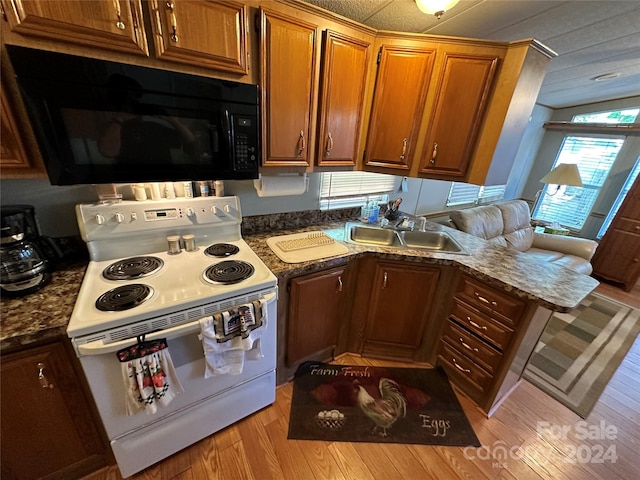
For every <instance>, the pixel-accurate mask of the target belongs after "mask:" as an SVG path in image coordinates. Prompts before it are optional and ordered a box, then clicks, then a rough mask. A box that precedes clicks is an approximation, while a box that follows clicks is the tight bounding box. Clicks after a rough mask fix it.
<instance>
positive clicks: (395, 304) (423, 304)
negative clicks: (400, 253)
mask: <svg viewBox="0 0 640 480" xmlns="http://www.w3.org/2000/svg"><path fill="white" fill-rule="evenodd" d="M439 276H440V270H439V269H438V268H433V267H424V266H419V265H415V266H413V265H408V264H407V263H406V262H401V263H395V262H386V261H379V262H378V263H377V265H376V268H375V271H374V275H373V284H372V286H371V292H370V296H369V299H368V300H369V312H368V316H367V322H366V329H365V335H364V344H363V350H362V354H363V355H369V356H376V357H381V358H395V359H409V360H412V359H413V358H414V355H415V353H416V350H417V349H418V347H419V346H420V345H421V344H422V340H423V334H424V330H425V326H426V324H427V320H428V317H429V313H430V310H431V304H432V301H433V294H434V291H435V288H436V286H437V283H438V278H439ZM362 307H363V306H362Z"/></svg>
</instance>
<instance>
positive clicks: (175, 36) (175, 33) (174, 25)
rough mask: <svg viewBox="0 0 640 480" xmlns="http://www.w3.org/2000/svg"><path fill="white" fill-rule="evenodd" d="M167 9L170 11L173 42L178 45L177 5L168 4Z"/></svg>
mask: <svg viewBox="0 0 640 480" xmlns="http://www.w3.org/2000/svg"><path fill="white" fill-rule="evenodd" d="M167 9H168V10H169V18H170V19H171V41H172V42H174V43H178V41H179V38H178V20H177V19H176V11H175V5H174V4H173V2H167Z"/></svg>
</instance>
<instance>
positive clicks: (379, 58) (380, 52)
mask: <svg viewBox="0 0 640 480" xmlns="http://www.w3.org/2000/svg"><path fill="white" fill-rule="evenodd" d="M381 60H382V47H380V51H379V52H378V60H377V61H376V63H377V64H378V65H380V61H381Z"/></svg>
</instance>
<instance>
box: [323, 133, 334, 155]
mask: <svg viewBox="0 0 640 480" xmlns="http://www.w3.org/2000/svg"><path fill="white" fill-rule="evenodd" d="M331 150H333V136H332V135H331V132H329V133H328V134H327V147H326V148H325V150H324V154H325V156H327V157H328V156H329V155H331Z"/></svg>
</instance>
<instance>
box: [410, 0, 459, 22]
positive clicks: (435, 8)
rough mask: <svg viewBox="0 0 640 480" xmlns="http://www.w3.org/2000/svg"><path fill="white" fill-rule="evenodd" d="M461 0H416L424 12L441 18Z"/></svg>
mask: <svg viewBox="0 0 640 480" xmlns="http://www.w3.org/2000/svg"><path fill="white" fill-rule="evenodd" d="M459 1H460V0H416V5H417V6H418V9H419V10H420V11H421V12H422V13H426V14H427V15H435V17H436V18H437V19H438V20H440V17H442V15H444V12H446V11H448V10H450V9H451V8H452V7H453V6H454V5H455V4H456V3H458V2H459Z"/></svg>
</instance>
